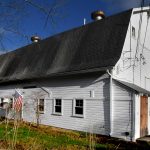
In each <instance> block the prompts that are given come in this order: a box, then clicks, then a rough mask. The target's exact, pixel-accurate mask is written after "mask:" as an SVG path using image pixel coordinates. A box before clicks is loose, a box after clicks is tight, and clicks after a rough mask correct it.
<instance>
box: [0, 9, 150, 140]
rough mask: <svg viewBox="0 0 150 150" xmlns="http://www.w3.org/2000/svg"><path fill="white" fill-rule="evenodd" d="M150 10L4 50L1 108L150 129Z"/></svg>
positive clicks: (103, 126) (114, 128)
mask: <svg viewBox="0 0 150 150" xmlns="http://www.w3.org/2000/svg"><path fill="white" fill-rule="evenodd" d="M149 17H150V10H149V7H145V8H142V9H141V8H136V9H131V10H128V11H125V12H122V13H119V14H116V15H113V16H110V17H106V18H104V19H102V20H98V21H95V22H92V23H90V24H87V25H84V26H81V27H79V28H75V29H72V30H69V31H66V32H63V33H60V34H58V35H54V36H52V37H49V38H47V39H44V40H41V41H39V42H38V43H32V44H31V45H28V46H25V47H22V48H20V49H17V50H15V51H12V52H8V53H6V54H2V55H0V98H1V100H0V104H1V110H0V113H1V114H2V113H3V112H4V108H3V101H4V99H5V98H7V99H10V100H12V98H13V94H14V92H15V89H19V91H20V93H21V94H22V95H23V103H24V104H23V110H22V119H23V120H24V121H28V122H36V119H37V118H36V106H37V102H36V99H38V108H39V112H40V116H39V122H40V124H45V125H50V126H56V127H60V128H66V129H72V130H78V131H85V132H93V133H96V134H104V135H110V136H113V137H119V138H124V139H126V140H135V139H136V138H139V137H141V136H144V135H147V134H150V99H149V96H150V69H149V68H150V40H149V39H150V24H149Z"/></svg>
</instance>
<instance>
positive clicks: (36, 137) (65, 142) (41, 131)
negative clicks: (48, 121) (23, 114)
mask: <svg viewBox="0 0 150 150" xmlns="http://www.w3.org/2000/svg"><path fill="white" fill-rule="evenodd" d="M13 136H14V125H13V123H11V124H9V125H8V128H7V131H6V125H5V124H1V125H0V141H6V144H5V146H4V147H6V148H7V147H10V146H11V145H12V142H13ZM89 139H90V136H89V135H86V134H83V133H80V132H74V131H68V130H66V131H65V130H63V129H58V128H52V127H47V126H40V127H39V128H36V127H35V126H31V125H27V124H23V123H21V124H20V125H19V127H18V131H17V141H16V149H17V146H20V148H19V149H32V150H36V149H37V150H49V149H72V150H73V149H74V150H75V149H83V150H84V149H107V148H108V145H106V144H99V143H97V142H96V140H95V139H94V138H93V140H92V143H94V144H93V145H92V146H90V145H91V141H90V140H89ZM17 144H18V145H17Z"/></svg>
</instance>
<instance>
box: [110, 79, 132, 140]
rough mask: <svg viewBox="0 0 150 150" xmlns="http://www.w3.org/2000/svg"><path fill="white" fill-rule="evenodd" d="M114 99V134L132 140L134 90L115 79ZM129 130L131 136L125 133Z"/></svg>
mask: <svg viewBox="0 0 150 150" xmlns="http://www.w3.org/2000/svg"><path fill="white" fill-rule="evenodd" d="M112 89H113V101H112V107H113V108H112V111H113V117H112V127H113V129H112V136H116V137H120V138H124V139H126V140H131V137H132V135H133V130H132V125H133V123H132V122H133V119H132V115H133V113H132V111H133V109H132V108H133V106H132V105H133V101H132V92H131V90H129V89H128V88H127V87H125V86H123V85H122V84H120V83H118V82H116V81H114V80H113V88H112ZM125 132H129V134H130V135H129V136H126V135H125Z"/></svg>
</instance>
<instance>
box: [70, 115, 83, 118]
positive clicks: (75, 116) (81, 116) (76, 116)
mask: <svg viewBox="0 0 150 150" xmlns="http://www.w3.org/2000/svg"><path fill="white" fill-rule="evenodd" d="M71 117H74V118H84V116H83V115H73V116H71Z"/></svg>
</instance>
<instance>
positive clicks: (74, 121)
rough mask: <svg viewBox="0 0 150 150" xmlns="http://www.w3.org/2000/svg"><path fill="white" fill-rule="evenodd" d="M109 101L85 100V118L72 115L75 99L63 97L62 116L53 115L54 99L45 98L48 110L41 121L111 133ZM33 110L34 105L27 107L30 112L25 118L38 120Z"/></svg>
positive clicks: (54, 124)
mask: <svg viewBox="0 0 150 150" xmlns="http://www.w3.org/2000/svg"><path fill="white" fill-rule="evenodd" d="M107 101H108V100H100V99H90V100H88V99H87V100H85V101H84V102H85V110H84V112H85V116H84V118H77V117H73V116H72V114H73V112H72V104H73V99H63V115H62V116H56V115H53V110H52V108H53V99H45V104H46V108H45V109H46V110H45V113H44V114H41V115H40V123H41V124H46V125H51V126H56V127H61V128H67V129H72V130H79V131H86V132H93V133H99V134H109V114H108V112H109V107H108V108H107V105H108V102H107ZM105 103H106V104H105ZM105 105H106V106H105ZM105 107H106V108H105ZM31 111H32V113H33V108H32V107H28V108H26V112H28V113H24V120H26V121H36V118H35V116H31V115H29V113H30V112H31Z"/></svg>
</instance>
